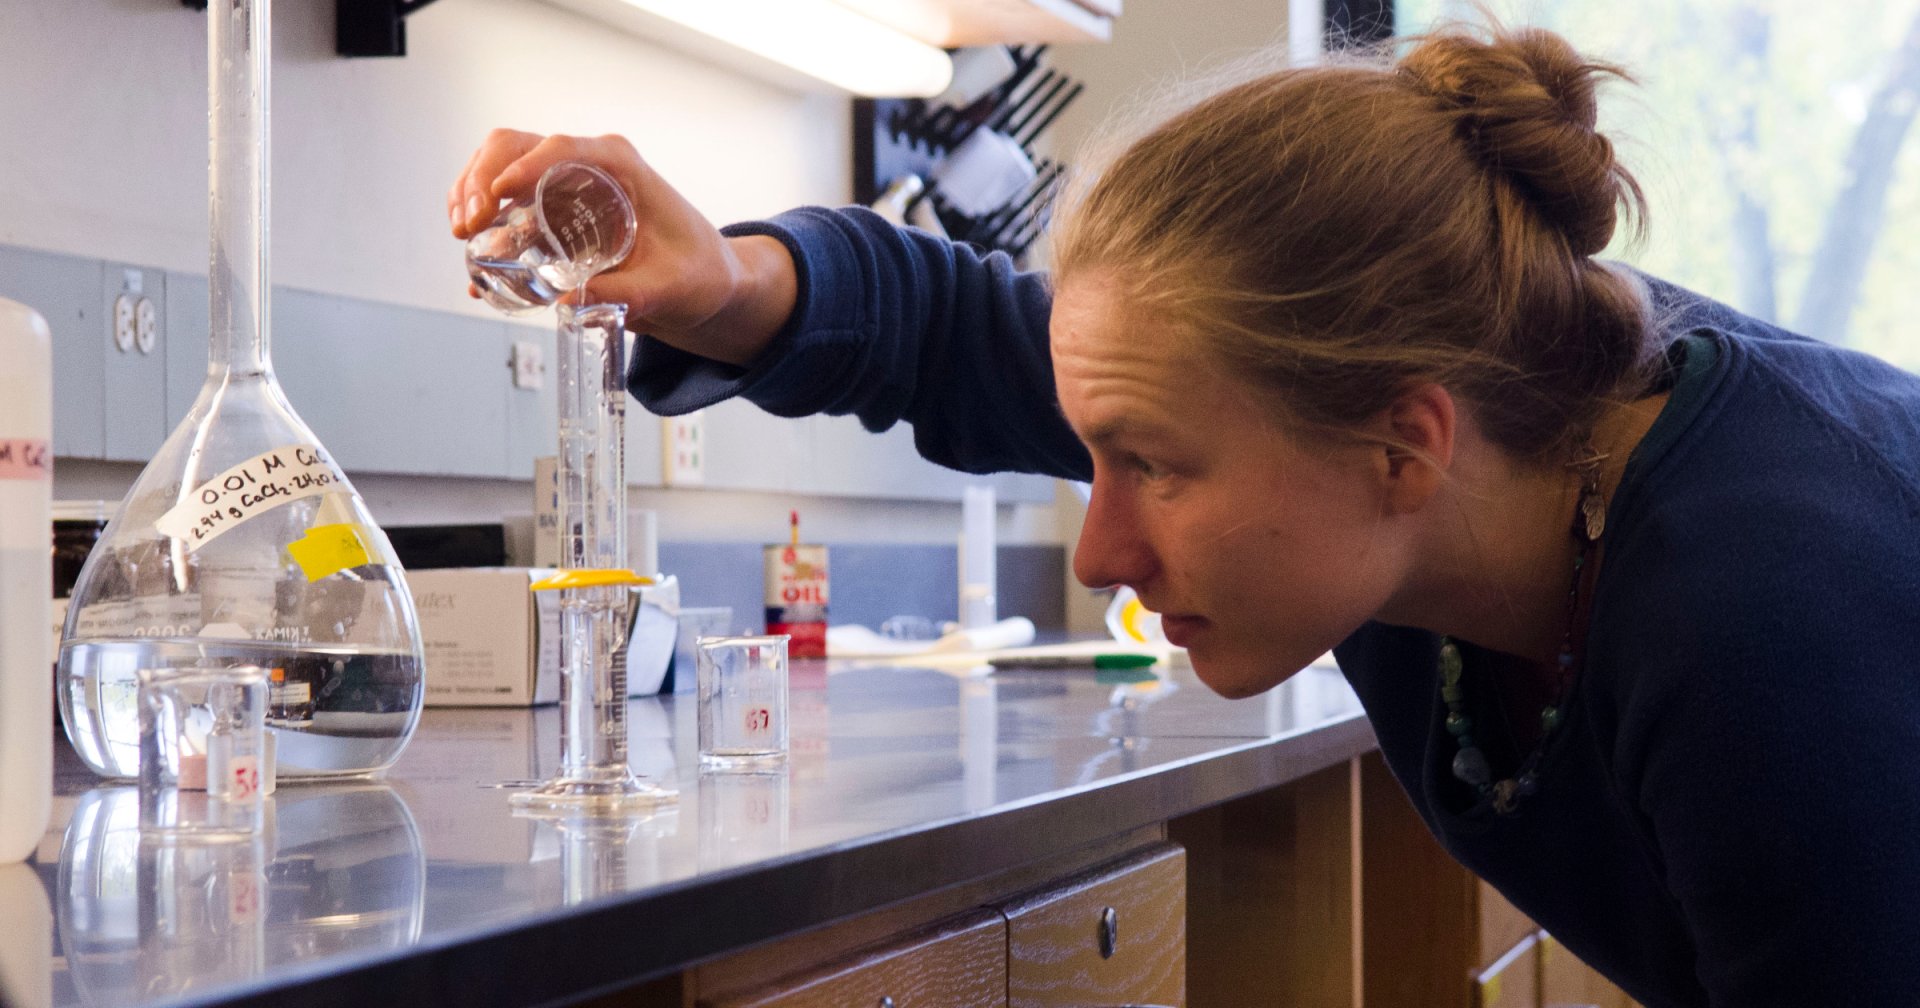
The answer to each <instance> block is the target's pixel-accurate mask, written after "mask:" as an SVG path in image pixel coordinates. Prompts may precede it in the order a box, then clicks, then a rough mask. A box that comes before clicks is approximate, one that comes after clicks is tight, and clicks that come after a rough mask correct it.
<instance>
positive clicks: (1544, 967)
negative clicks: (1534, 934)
mask: <svg viewBox="0 0 1920 1008" xmlns="http://www.w3.org/2000/svg"><path fill="white" fill-rule="evenodd" d="M1540 1004H1541V1008H1635V1005H1634V1001H1633V999H1632V998H1630V997H1628V996H1627V995H1626V992H1624V991H1622V990H1621V989H1620V988H1618V987H1615V986H1614V985H1613V984H1611V983H1608V982H1607V978H1606V977H1603V976H1601V975H1600V974H1598V973H1596V972H1594V970H1593V967H1591V966H1588V965H1587V964H1586V963H1583V962H1581V961H1580V958H1579V957H1578V956H1576V955H1574V954H1573V953H1571V952H1569V951H1567V949H1566V947H1565V946H1563V945H1561V944H1560V943H1559V942H1557V941H1554V940H1553V937H1552V936H1551V935H1548V934H1546V933H1544V932H1542V933H1541V935H1540Z"/></svg>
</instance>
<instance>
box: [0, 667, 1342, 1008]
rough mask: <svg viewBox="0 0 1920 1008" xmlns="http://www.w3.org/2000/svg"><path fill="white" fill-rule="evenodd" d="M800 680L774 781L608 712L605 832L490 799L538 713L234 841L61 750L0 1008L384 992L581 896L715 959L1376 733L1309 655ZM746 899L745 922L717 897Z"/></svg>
mask: <svg viewBox="0 0 1920 1008" xmlns="http://www.w3.org/2000/svg"><path fill="white" fill-rule="evenodd" d="M795 666H796V667H795V670H794V683H793V690H792V693H791V699H790V708H789V723H790V726H791V743H792V751H791V756H790V759H789V761H788V763H787V764H786V766H784V767H782V768H780V769H779V770H777V771H776V772H772V773H765V772H763V773H727V774H715V773H707V774H702V773H700V772H699V771H698V765H699V764H698V760H697V759H696V758H695V753H694V734H695V732H694V713H695V712H694V710H693V702H692V698H691V696H690V695H687V696H678V697H676V696H665V697H645V698H638V699H635V700H633V701H631V703H630V706H629V730H630V733H631V738H632V744H631V753H632V762H633V766H634V770H635V771H636V772H637V773H639V774H641V775H642V776H645V777H651V778H654V779H658V780H662V781H665V782H668V783H672V784H674V785H675V786H677V787H678V788H679V790H680V795H681V798H680V801H679V803H678V804H677V805H674V806H668V807H666V808H663V809H661V810H658V811H656V812H655V813H653V814H651V815H646V816H640V817H635V818H632V819H626V820H618V821H614V822H607V821H603V820H591V819H564V818H562V819H555V818H531V817H526V816H516V815H515V814H514V813H513V811H512V810H511V809H510V807H509V804H508V801H507V796H508V795H509V794H510V793H511V792H512V789H513V788H514V787H515V786H521V785H522V784H524V782H529V781H537V780H541V779H544V778H545V777H547V776H550V775H551V774H552V772H553V771H554V770H555V768H556V764H557V762H558V759H559V710H558V709H557V708H554V707H546V708H539V709H535V710H523V709H430V710H428V711H426V712H424V714H423V715H422V719H421V722H420V727H419V729H418V731H417V733H416V735H415V738H414V740H413V742H412V744H411V745H410V747H409V748H408V749H407V751H406V752H405V753H404V754H403V755H402V756H401V758H400V761H399V762H398V764H396V765H395V766H394V767H393V768H392V769H391V770H390V771H389V772H388V773H387V774H386V775H385V777H384V778H383V779H381V780H379V781H359V782H345V783H339V782H335V783H311V784H307V783H302V784H283V785H282V786H281V788H280V790H279V792H278V793H277V794H276V795H275V796H274V798H273V799H272V800H271V807H270V809H269V811H268V823H269V826H268V829H267V830H266V831H264V832H263V833H262V834H260V835H259V836H258V837H257V838H256V839H255V840H254V841H252V842H242V843H226V844H189V843H179V842H169V843H161V842H155V841H154V840H152V839H150V838H149V839H144V840H143V838H142V836H141V834H140V832H139V829H138V821H139V817H138V810H137V797H136V792H135V789H134V788H133V787H131V786H128V785H114V784H107V783H104V782H101V781H99V780H97V779H95V778H93V777H92V776H91V775H90V774H88V773H87V772H86V771H85V770H84V768H80V769H78V770H76V769H75V768H76V767H77V765H78V764H77V760H75V759H74V758H73V757H72V754H71V753H62V754H60V760H61V768H62V769H61V773H60V774H59V783H58V786H57V791H58V792H59V797H58V799H57V801H56V816H55V819H56V821H55V824H54V826H53V828H52V831H51V832H50V834H49V836H48V839H47V841H46V842H44V843H43V844H42V845H41V847H40V850H39V854H38V856H37V858H36V861H35V863H33V864H30V865H28V866H21V867H20V868H19V870H16V871H12V872H0V925H4V927H0V995H4V996H0V1001H3V1002H4V1003H6V1004H19V1005H22V1006H26V1008H41V1006H53V1005H59V1006H66V1005H88V1006H106V1005H114V1006H131V1005H141V1004H148V1003H167V1004H195V1003H207V1004H217V1003H228V1002H235V1003H237V1002H240V1001H245V1000H246V999H248V998H259V997H263V996H266V995H268V994H270V993H271V992H272V991H274V990H276V989H279V988H282V987H287V986H307V987H313V986H314V985H322V986H324V985H326V984H328V983H334V984H337V985H345V986H338V987H337V988H336V989H334V991H333V993H334V994H335V995H344V994H346V993H347V992H349V990H358V991H362V992H364V991H365V990H366V989H368V988H369V987H370V986H372V985H376V984H385V985H387V986H383V987H377V988H375V989H379V990H384V991H386V992H387V993H389V994H393V995H395V996H396V997H397V996H398V994H399V993H400V989H399V988H396V987H393V986H392V985H393V984H395V983H405V982H408V980H407V978H408V977H410V976H413V975H414V974H410V973H409V972H408V970H409V969H410V968H416V967H417V970H418V971H420V972H419V975H420V976H428V975H431V976H435V977H439V978H444V977H446V976H447V975H448V974H449V970H450V969H451V968H452V966H453V963H452V961H451V960H449V959H447V958H446V957H455V958H457V957H459V956H463V955H465V956H475V957H478V956H500V955H506V954H511V952H510V950H511V949H512V948H513V947H515V946H514V942H515V941H523V940H526V939H527V937H528V936H529V935H531V936H534V937H535V938H538V939H541V940H547V941H564V940H565V939H566V937H567V934H568V933H567V931H566V929H567V928H568V927H571V926H576V925H575V924H574V923H573V922H576V921H580V920H585V919H586V917H585V916H583V915H584V914H585V913H586V912H587V911H590V910H594V909H599V910H605V911H609V912H611V913H613V914H615V915H616V916H618V917H619V918H620V919H623V920H630V921H631V922H632V925H633V926H634V927H635V928H637V929H640V930H641V931H642V932H644V929H646V928H648V927H652V928H673V929H676V932H675V941H674V942H671V943H666V944H671V945H673V946H675V947H677V948H680V949H683V950H685V949H691V948H700V949H702V950H704V952H705V953H706V954H711V953H718V952H723V951H726V950H727V949H729V948H733V947H738V946H740V945H743V944H746V943H748V942H750V941H754V940H759V939H761V938H764V937H766V936H768V935H772V934H778V933H782V932H784V931H789V930H794V929H797V928H800V927H806V926H811V925H813V924H817V923H820V922H822V921H824V920H829V919H832V918H833V917H835V916H837V915H843V914H844V913H847V912H850V911H857V910H858V909H860V908H862V907H864V906H872V905H880V904H881V903H884V902H885V901H887V900H890V899H896V898H899V894H901V893H903V892H912V891H916V890H917V889H923V888H926V887H929V886H934V885H941V884H950V883H952V882H954V881H960V880H963V878H964V877H965V876H966V875H967V874H968V873H970V872H977V873H985V872H987V871H991V870H1000V869H1002V868H1004V867H1005V866H1006V864H1009V863H1018V861H1019V860H1020V859H1023V858H1031V857H1035V856H1043V855H1045V854H1047V853H1048V852H1049V850H1050V848H1049V846H1048V845H1052V844H1065V845H1071V844H1076V843H1086V842H1089V840H1090V839H1097V838H1098V837H1100V836H1102V835H1106V833H1108V832H1112V831H1115V830H1125V829H1130V828H1138V827H1139V826H1140V825H1141V824H1144V823H1148V822H1154V821H1159V820H1163V819H1165V818H1167V817H1169V816H1171V815H1178V814H1183V813H1184V812H1185V811H1191V810H1192V808H1199V807H1204V805H1205V804H1207V803H1210V802H1214V801H1220V800H1225V799H1226V798H1228V797H1232V796H1234V795H1236V794H1242V793H1248V792H1250V791H1252V790H1257V789H1259V788H1261V787H1267V786H1273V785H1275V784H1278V783H1282V782H1284V781H1283V780H1282V779H1281V778H1285V777H1287V776H1288V775H1294V776H1297V775H1299V774H1303V773H1306V772H1311V771H1312V770H1314V769H1318V768H1319V767H1320V766H1324V765H1330V764H1331V762H1333V761H1337V760H1339V759H1345V758H1347V757H1349V756H1351V755H1354V754H1356V753H1358V752H1360V751H1364V750H1365V749H1367V748H1371V734H1370V732H1369V731H1368V729H1367V728H1366V726H1365V723H1364V721H1363V720H1362V719H1361V718H1360V715H1359V705H1358V703H1357V701H1356V700H1355V698H1354V696H1353V694H1352V692H1351V691H1350V690H1348V689H1347V686H1346V683H1345V681H1344V680H1343V679H1342V678H1341V677H1340V675H1339V673H1338V672H1337V671H1333V670H1328V669H1321V668H1311V669H1308V670H1305V671H1303V672H1301V673H1300V674H1299V675H1296V676H1295V677H1294V678H1292V679H1290V680H1289V681H1288V682H1287V683H1286V684H1284V685H1282V686H1281V687H1279V688H1277V689H1275V690H1273V691H1271V692H1269V693H1267V694H1265V695H1264V696H1262V697H1259V698H1255V699H1251V700H1242V701H1226V700H1222V699H1220V698H1219V697H1217V696H1215V695H1214V694H1212V693H1211V692H1210V691H1209V690H1207V689H1206V687H1205V686H1204V685H1202V684H1200V683H1199V682H1197V681H1196V680H1194V679H1193V677H1192V674H1191V672H1190V671H1188V670H1184V669H1178V670H1173V671H1172V672H1170V673H1168V675H1167V677H1166V678H1163V679H1153V680H1149V681H1144V682H1139V683H1124V682H1114V681H1108V680H1105V679H1103V678H1102V677H1101V676H1099V675H1097V674H1096V673H1094V672H1092V671H1091V670H1044V671H1021V672H1009V671H1001V672H998V673H996V674H993V675H986V674H984V671H985V670H984V669H982V670H976V671H975V672H972V673H966V674H954V673H949V672H941V671H933V670H927V669H918V668H907V667H851V666H847V667H843V666H842V665H840V664H838V663H835V664H832V665H829V664H827V663H819V662H813V663H805V662H796V663H795ZM1168 775H1173V776H1168ZM1170 803H1171V804H1170ZM1182 803H1191V805H1192V808H1185V807H1181V805H1182ZM1035 823H1042V824H1044V825H1045V826H1046V828H1045V829H1041V830H1037V831H1036V830H1035V829H1034V828H1033V825H1034V824H1035ZM1036 834H1037V835H1036ZM949 849H951V850H953V851H957V853H949V854H946V855H944V856H943V857H940V858H929V857H927V856H926V852H927V851H930V850H942V851H946V850H949ZM896 862H897V863H896ZM876 865H882V866H885V867H886V869H887V870H886V871H882V872H875V871H874V870H873V868H874V866H876ZM856 866H857V867H858V869H859V870H858V871H856V870H854V869H855V867H856ZM826 879H832V880H834V882H833V885H832V887H831V889H830V890H829V889H826V888H823V885H824V882H823V880H826ZM16 890H18V891H19V893H16V892H15V891H16ZM20 893H24V894H27V895H38V896H44V897H45V899H44V902H43V903H40V904H38V907H39V908H38V909H37V910H36V909H35V904H34V901H33V900H31V899H27V898H24V896H21V895H20ZM760 894H764V898H765V900H766V902H765V905H764V906H763V907H761V908H760V912H762V913H763V914H764V915H765V918H766V919H761V920H739V919H735V918H738V917H740V916H741V915H740V914H738V913H734V912H732V911H730V910H728V909H727V908H728V907H737V906H739V905H740V904H741V902H742V900H743V899H744V900H751V899H754V898H758V897H759V895H760ZM669 912H670V913H671V915H672V917H671V919H669V918H668V917H665V916H662V915H663V914H668V913H669ZM600 923H601V925H604V924H605V915H604V914H603V915H602V919H601V921H600ZM689 935H691V936H689ZM632 937H633V943H634V946H635V951H634V953H633V961H632V962H631V963H628V964H625V966H624V968H627V969H630V970H636V971H642V970H645V969H649V968H651V969H653V970H655V971H657V970H658V969H659V968H663V967H664V966H665V965H670V964H671V963H672V962H674V961H679V960H673V959H671V958H661V959H660V960H659V961H658V962H653V963H652V964H651V965H649V963H648V961H647V960H646V956H647V955H648V954H651V953H650V951H649V949H650V943H649V942H648V941H647V936H646V934H645V933H638V934H635V935H633V936H632ZM678 954H680V953H673V952H668V951H660V952H659V953H658V955H660V956H662V957H669V956H671V955H678ZM435 957H440V958H435ZM426 960H433V961H432V962H425V961H426ZM612 975H613V974H609V976H612ZM632 975H635V976H637V975H640V973H638V972H636V973H634V974H632ZM355 978H357V979H355ZM438 982H441V983H444V980H441V981H438ZM605 982H606V980H605V978H598V977H581V978H580V983H581V985H582V987H581V989H585V988H586V987H587V986H590V985H591V984H594V983H605ZM355 983H358V984H359V985H360V986H359V987H357V988H355V987H352V984H355ZM549 986H550V987H551V989H552V990H554V991H558V990H561V989H563V988H564V987H565V980H564V978H560V979H556V980H554V981H553V982H552V984H550V985H549ZM535 988H539V989H541V990H546V989H547V988H542V987H540V986H539V984H534V985H533V987H530V988H529V989H530V990H531V989H535ZM437 991H438V993H439V994H441V995H442V996H443V999H447V997H446V996H448V995H451V994H452V993H455V992H452V991H449V990H447V989H446V988H445V987H444V986H442V987H440V988H437ZM308 993H309V994H315V993H316V992H315V991H309V992H308ZM391 999H392V998H389V1000H391Z"/></svg>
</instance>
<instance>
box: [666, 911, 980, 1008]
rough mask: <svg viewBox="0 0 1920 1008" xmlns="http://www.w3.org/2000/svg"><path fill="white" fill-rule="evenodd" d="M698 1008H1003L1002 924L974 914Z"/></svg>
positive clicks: (702, 1003)
mask: <svg viewBox="0 0 1920 1008" xmlns="http://www.w3.org/2000/svg"><path fill="white" fill-rule="evenodd" d="M699 1003H700V1005H701V1006H702V1008H881V1006H891V1008H1002V1006H1004V1005H1005V1004H1006V1003H1007V925H1006V920H1005V919H1004V918H1002V917H1001V916H1000V915H999V914H997V913H993V912H991V911H984V910H983V911H980V912H978V913H974V914H968V915H966V916H964V917H960V918H957V919H955V920H953V921H950V922H947V923H945V924H942V925H939V926H936V927H933V928H930V929H928V930H926V931H922V932H919V933H917V934H913V935H909V936H907V937H906V938H903V939H901V940H899V941H897V942H890V943H888V944H886V945H882V946H878V947H875V948H873V949H869V950H867V951H864V952H861V953H856V954H855V955H853V956H850V957H848V958H846V959H843V960H840V961H837V962H833V963H829V964H827V965H825V966H821V967H818V968H816V969H814V970H811V971H809V972H806V973H802V974H799V975H796V976H792V977H787V978H784V979H782V980H779V981H777V982H775V983H772V984H769V985H767V986H765V987H762V988H760V989H758V990H754V991H750V992H748V993H746V994H742V995H737V996H728V997H725V998H721V999H712V1000H710V999H707V998H702V999H701V1000H700V1002H699Z"/></svg>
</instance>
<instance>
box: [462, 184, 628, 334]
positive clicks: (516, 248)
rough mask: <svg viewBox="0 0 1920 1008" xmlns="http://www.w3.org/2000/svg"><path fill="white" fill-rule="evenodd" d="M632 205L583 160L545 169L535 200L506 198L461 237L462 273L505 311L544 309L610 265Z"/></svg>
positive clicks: (621, 255) (620, 248) (623, 239)
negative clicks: (485, 221)
mask: <svg viewBox="0 0 1920 1008" xmlns="http://www.w3.org/2000/svg"><path fill="white" fill-rule="evenodd" d="M634 230H635V222H634V216H633V204H632V202H631V201H629V200H628V199H627V193H626V190H625V189H622V188H621V187H620V183H619V182H617V181H615V180H614V178H613V176H611V175H608V174H607V173H606V172H604V171H601V170H600V169H598V168H595V167H594V166H592V165H589V164H583V163H581V162H578V161H562V162H560V163H559V164H556V165H554V166H553V167H551V168H548V169H547V170H546V172H545V173H544V174H542V175H541V176H540V181H539V183H538V184H537V185H536V186H535V187H534V190H533V198H532V199H529V200H522V201H519V202H515V203H510V204H508V205H507V207H506V208H505V209H504V210H502V211H501V212H500V214H499V216H497V217H495V218H494V221H493V223H492V224H489V225H488V226H487V227H486V228H485V229H484V230H482V231H481V232H480V233H478V234H476V235H474V236H473V237H472V238H470V239H468V241H467V276H468V277H469V278H470V279H472V281H473V285H474V286H475V287H476V288H478V289H479V291H480V296H481V298H482V299H484V300H485V301H486V302H487V303H488V304H490V305H492V306H493V307H495V308H497V309H499V310H500V311H503V312H508V313H517V312H525V311H531V310H533V309H536V308H543V307H545V306H547V305H550V304H553V303H554V302H555V301H558V300H559V299H560V297H561V295H563V294H566V293H567V292H568V291H571V290H573V289H575V288H577V287H579V286H580V285H582V284H584V283H586V282H587V281H588V280H590V279H592V278H593V276H594V275H595V274H596V273H600V272H601V271H603V270H606V269H610V268H612V267H613V266H616V265H618V264H619V263H620V260H622V259H625V258H626V257H627V252H628V251H629V250H631V249H632V248H633V234H634Z"/></svg>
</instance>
